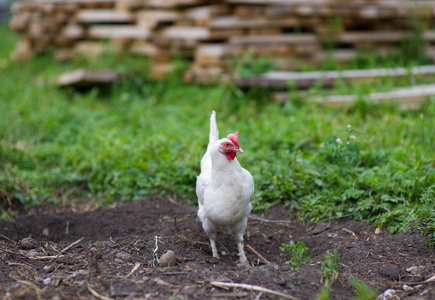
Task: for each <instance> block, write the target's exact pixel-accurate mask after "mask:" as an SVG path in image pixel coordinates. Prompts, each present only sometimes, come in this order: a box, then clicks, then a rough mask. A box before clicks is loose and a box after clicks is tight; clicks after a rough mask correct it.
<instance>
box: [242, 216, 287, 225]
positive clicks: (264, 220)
mask: <svg viewBox="0 0 435 300" xmlns="http://www.w3.org/2000/svg"><path fill="white" fill-rule="evenodd" d="M249 217H250V218H251V219H254V220H257V221H261V222H265V223H278V224H279V223H285V224H288V223H292V222H293V221H287V220H268V219H264V218H262V217H259V216H257V215H253V214H250V215H249Z"/></svg>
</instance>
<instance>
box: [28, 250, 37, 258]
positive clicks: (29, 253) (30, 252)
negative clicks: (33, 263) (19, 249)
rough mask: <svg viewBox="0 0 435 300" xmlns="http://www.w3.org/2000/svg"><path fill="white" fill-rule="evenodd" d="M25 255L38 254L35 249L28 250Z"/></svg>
mask: <svg viewBox="0 0 435 300" xmlns="http://www.w3.org/2000/svg"><path fill="white" fill-rule="evenodd" d="M27 255H28V256H29V257H36V256H38V255H39V253H38V251H36V250H35V249H32V250H30V251H29V252H27Z"/></svg>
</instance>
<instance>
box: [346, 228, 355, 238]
mask: <svg viewBox="0 0 435 300" xmlns="http://www.w3.org/2000/svg"><path fill="white" fill-rule="evenodd" d="M343 231H346V232H347V233H350V234H351V235H353V236H356V234H355V232H353V231H352V230H349V229H347V228H343Z"/></svg>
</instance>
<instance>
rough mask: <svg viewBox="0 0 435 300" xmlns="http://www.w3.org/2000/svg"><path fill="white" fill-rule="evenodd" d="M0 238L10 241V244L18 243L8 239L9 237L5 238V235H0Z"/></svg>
mask: <svg viewBox="0 0 435 300" xmlns="http://www.w3.org/2000/svg"><path fill="white" fill-rule="evenodd" d="M0 237H2V238H4V239H6V240H8V241H9V242H11V243H13V244H17V242H15V241H14V240H12V239H10V238H8V237H7V236H5V235H3V234H0Z"/></svg>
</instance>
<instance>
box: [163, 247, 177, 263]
mask: <svg viewBox="0 0 435 300" xmlns="http://www.w3.org/2000/svg"><path fill="white" fill-rule="evenodd" d="M176 263H177V255H175V252H174V251H172V250H168V251H167V252H165V253H164V254H163V255H162V256H161V257H160V261H159V266H160V267H173V266H175V264H176Z"/></svg>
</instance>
